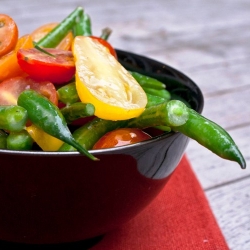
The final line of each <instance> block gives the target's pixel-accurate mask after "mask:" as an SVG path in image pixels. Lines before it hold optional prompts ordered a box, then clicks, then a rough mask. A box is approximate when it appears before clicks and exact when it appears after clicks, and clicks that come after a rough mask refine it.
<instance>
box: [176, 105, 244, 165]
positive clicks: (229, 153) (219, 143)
mask: <svg viewBox="0 0 250 250" xmlns="http://www.w3.org/2000/svg"><path fill="white" fill-rule="evenodd" d="M172 129H173V130H175V131H179V132H181V133H183V134H185V135H187V136H188V137H190V138H192V139H194V140H196V141H197V142H198V143H200V144H201V145H203V146H204V147H206V148H207V149H209V150H211V151H212V152H213V153H215V154H216V155H218V156H220V157H221V158H223V159H227V160H231V161H236V162H238V163H239V165H240V166H241V168H243V169H244V168H246V162H245V159H244V157H243V156H242V154H241V152H240V150H239V149H238V147H237V145H236V144H235V142H234V140H233V139H232V138H231V136H230V135H229V134H228V133H227V131H225V130H224V129H223V128H222V127H221V126H219V125H218V124H216V123H214V122H213V121H210V120H208V119H206V118H205V117H203V116H202V115H200V114H198V113H197V112H196V111H194V110H193V109H189V118H188V120H187V121H186V123H184V124H182V125H180V126H177V127H172Z"/></svg>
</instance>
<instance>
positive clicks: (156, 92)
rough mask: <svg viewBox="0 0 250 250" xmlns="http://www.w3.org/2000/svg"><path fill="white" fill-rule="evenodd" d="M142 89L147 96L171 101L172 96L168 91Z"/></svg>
mask: <svg viewBox="0 0 250 250" xmlns="http://www.w3.org/2000/svg"><path fill="white" fill-rule="evenodd" d="M142 88H143V89H144V91H145V93H146V94H150V95H154V96H159V97H162V98H164V99H165V101H169V100H170V99H171V95H170V93H169V91H167V90H166V89H153V88H145V87H142Z"/></svg>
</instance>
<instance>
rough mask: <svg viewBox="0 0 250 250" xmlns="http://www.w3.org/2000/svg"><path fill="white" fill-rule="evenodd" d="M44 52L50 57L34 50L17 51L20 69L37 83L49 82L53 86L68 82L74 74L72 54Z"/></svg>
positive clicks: (68, 52)
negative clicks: (53, 84) (37, 81)
mask: <svg viewBox="0 0 250 250" xmlns="http://www.w3.org/2000/svg"><path fill="white" fill-rule="evenodd" d="M44 50H46V51H47V52H49V53H50V54H51V55H48V54H46V53H44V52H42V51H40V50H37V49H36V48H32V49H20V50H18V52H17V60H18V63H19V65H20V67H21V69H22V70H23V71H24V72H26V73H27V74H28V75H29V76H31V77H32V78H33V79H36V80H39V81H51V82H52V83H55V84H61V83H65V82H68V81H70V80H71V79H72V77H73V76H74V74H75V63H74V58H73V54H72V52H71V51H65V50H60V49H44ZM52 55H53V56H52Z"/></svg>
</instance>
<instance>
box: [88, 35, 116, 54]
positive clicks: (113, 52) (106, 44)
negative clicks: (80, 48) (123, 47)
mask: <svg viewBox="0 0 250 250" xmlns="http://www.w3.org/2000/svg"><path fill="white" fill-rule="evenodd" d="M90 37H91V38H92V39H95V40H97V41H98V42H99V43H101V44H102V45H104V46H105V47H106V48H107V49H108V50H109V52H110V54H111V55H113V56H114V57H115V58H117V54H116V51H115V49H114V48H113V47H112V46H111V44H110V43H109V42H107V41H106V40H104V39H102V38H100V37H97V36H90Z"/></svg>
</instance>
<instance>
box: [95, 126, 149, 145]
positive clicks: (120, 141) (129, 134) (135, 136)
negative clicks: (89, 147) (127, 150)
mask: <svg viewBox="0 0 250 250" xmlns="http://www.w3.org/2000/svg"><path fill="white" fill-rule="evenodd" d="M150 138H151V136H150V135H149V134H147V133H146V132H144V131H142V130H140V129H138V128H120V129H116V130H113V131H111V132H108V133H106V134H105V135H104V136H102V137H101V138H100V139H99V140H98V141H97V142H96V143H95V145H94V147H93V149H101V148H113V147H118V146H124V145H128V144H133V143H136V142H141V141H145V140H148V139H150Z"/></svg>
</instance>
